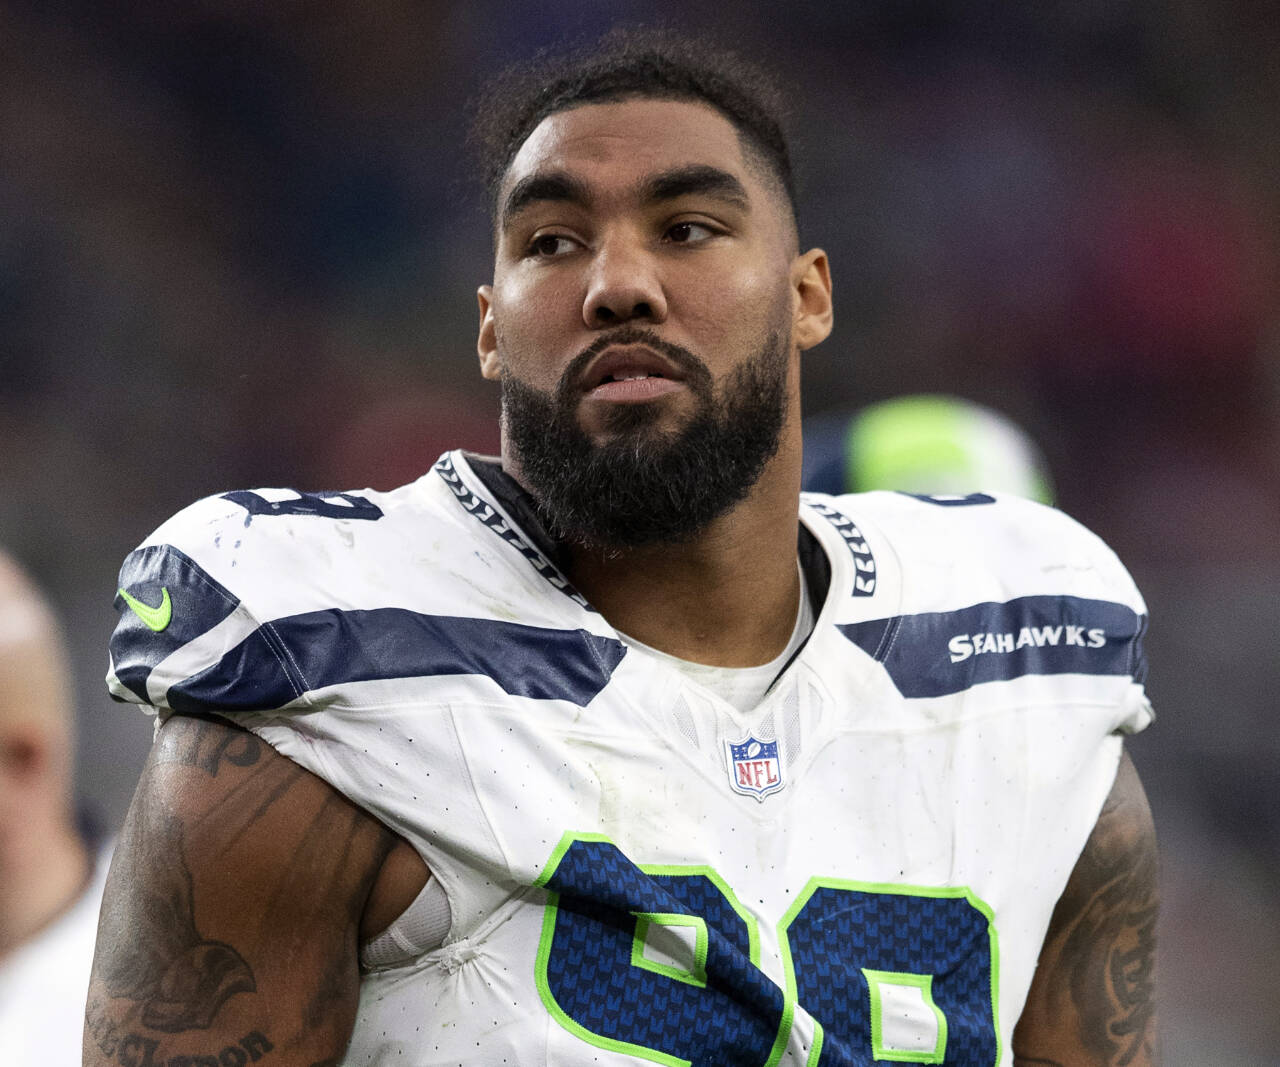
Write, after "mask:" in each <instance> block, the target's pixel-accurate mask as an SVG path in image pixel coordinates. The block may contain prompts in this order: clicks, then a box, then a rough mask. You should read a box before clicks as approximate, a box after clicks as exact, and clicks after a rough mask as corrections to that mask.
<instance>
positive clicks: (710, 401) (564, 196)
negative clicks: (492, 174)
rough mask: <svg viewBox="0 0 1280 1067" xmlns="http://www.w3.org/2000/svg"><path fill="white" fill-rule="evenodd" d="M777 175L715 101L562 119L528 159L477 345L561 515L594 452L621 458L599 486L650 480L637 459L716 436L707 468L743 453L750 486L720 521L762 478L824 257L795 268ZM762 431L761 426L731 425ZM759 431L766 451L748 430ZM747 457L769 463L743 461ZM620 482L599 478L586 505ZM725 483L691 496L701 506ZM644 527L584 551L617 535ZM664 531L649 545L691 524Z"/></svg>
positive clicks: (791, 398) (518, 166)
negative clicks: (813, 278) (811, 284)
mask: <svg viewBox="0 0 1280 1067" xmlns="http://www.w3.org/2000/svg"><path fill="white" fill-rule="evenodd" d="M762 168H763V165H762V164H759V163H757V162H755V161H753V160H752V159H750V158H749V157H748V156H747V155H745V154H744V152H743V149H742V145H741V143H740V140H739V136H738V133H737V131H736V129H735V128H734V127H733V125H732V124H731V123H730V122H729V121H728V120H727V119H725V118H724V117H723V116H721V115H720V114H719V113H718V112H716V111H715V110H713V109H712V108H710V107H707V106H704V105H702V104H696V103H689V102H683V101H665V100H648V99H640V100H632V101H626V102H622V103H611V104H593V105H587V106H583V107H580V108H576V109H573V110H569V111H563V112H559V113H557V114H555V115H552V116H549V117H548V118H547V119H545V120H544V121H543V122H542V123H541V124H540V125H539V126H538V127H537V128H536V129H535V130H534V131H533V133H532V134H531V135H530V136H529V138H528V139H527V140H526V141H525V143H524V145H523V146H522V147H521V149H520V150H519V152H518V153H517V154H516V156H515V158H514V159H513V161H512V163H511V166H510V167H509V169H508V172H507V175H506V178H505V180H504V183H503V186H502V189H501V192H500V198H499V204H498V212H499V219H498V231H497V253H496V257H495V264H494V281H493V285H492V286H491V287H490V286H485V287H482V288H481V290H480V294H479V295H480V307H481V313H482V318H481V328H480V339H479V346H478V347H479V350H480V355H481V367H482V372H483V373H484V374H485V376H486V377H489V378H495V379H500V380H501V381H502V382H503V415H504V420H503V421H504V426H503V431H504V453H505V454H506V456H507V458H508V461H509V462H511V461H514V468H515V470H516V472H517V473H518V474H519V475H520V476H522V480H524V481H525V483H526V485H527V486H528V488H530V490H531V491H532V492H533V493H534V495H535V497H537V498H538V499H539V500H540V501H541V502H542V503H543V504H544V505H547V506H548V507H550V508H551V509H552V510H554V507H553V506H554V505H555V504H556V503H557V501H556V500H554V499H549V498H551V497H553V496H558V495H561V494H563V493H565V492H570V493H572V492H573V491H574V490H575V488H576V489H583V488H584V486H583V485H582V484H581V483H582V477H580V475H581V474H582V473H584V472H582V471H581V469H580V468H581V467H582V464H583V462H584V461H585V460H586V459H588V458H590V457H592V456H594V457H596V458H597V459H600V458H602V457H607V462H606V463H604V464H603V465H600V464H596V466H598V467H599V468H600V469H598V470H596V471H594V472H592V473H591V477H592V478H595V479H605V480H609V479H610V478H612V479H614V480H616V479H617V478H622V477H627V476H628V475H629V476H630V477H631V480H632V481H633V482H635V479H636V478H637V477H639V476H640V473H641V472H639V471H630V472H628V471H627V470H626V469H625V468H624V467H622V466H620V465H621V464H625V463H626V462H627V461H626V459H625V457H626V456H627V455H630V456H632V457H635V458H636V459H637V460H643V461H644V464H645V465H647V466H649V467H652V461H653V460H654V459H655V457H656V456H657V455H658V454H660V453H663V452H664V451H665V452H670V451H672V450H676V449H682V448H685V447H686V446H689V445H691V444H694V443H697V444H698V447H699V448H703V447H704V446H706V445H707V444H710V445H711V451H710V452H706V453H704V454H703V455H701V456H700V458H699V459H698V460H697V464H698V465H701V466H706V465H707V464H710V463H719V462H721V460H723V459H725V458H726V453H729V454H728V455H727V458H728V460H729V461H730V465H731V466H736V467H737V468H739V473H737V474H735V475H734V478H735V479H736V480H737V481H738V482H742V481H744V480H745V482H746V484H742V485H737V486H736V487H733V488H732V491H731V492H730V491H729V490H728V489H726V488H722V489H721V490H719V495H720V496H721V497H723V498H725V499H722V500H719V501H712V503H713V504H714V505H715V508H716V509H718V510H716V511H715V513H716V514H719V513H721V512H723V511H724V510H726V509H727V507H728V506H731V505H732V504H733V503H736V502H737V501H738V500H740V499H741V498H742V497H743V496H745V495H746V493H747V491H749V489H750V487H751V484H753V483H754V481H755V480H756V478H758V477H759V474H760V471H761V470H762V469H763V467H764V465H765V463H766V462H767V460H768V459H769V457H770V456H771V455H772V454H773V452H774V451H775V450H776V448H777V444H778V437H779V432H780V429H781V426H782V424H783V423H785V421H786V420H787V419H788V418H790V417H791V416H793V415H794V414H795V412H796V409H797V407H798V404H797V400H796V395H797V386H796V377H797V375H796V373H795V370H796V367H795V364H796V362H797V360H796V355H797V352H798V349H799V347H802V346H803V347H807V345H806V344H804V343H803V342H804V340H805V338H801V341H800V342H799V343H798V342H797V340H796V338H795V336H794V333H795V329H794V328H795V325H796V321H797V319H798V318H799V317H801V315H800V312H801V310H802V308H801V305H802V304H804V299H803V298H801V297H799V296H798V295H797V284H796V279H797V277H798V276H799V273H800V272H802V271H803V270H804V268H805V267H806V266H808V267H809V268H810V271H811V269H812V262H813V257H814V253H810V254H809V255H808V256H806V257H798V256H796V254H795V236H794V229H793V226H792V223H791V219H790V214H789V210H788V208H787V207H786V203H785V199H784V198H783V194H782V193H781V192H780V191H779V190H778V188H777V187H776V185H775V184H774V183H773V182H772V181H771V180H770V178H769V176H768V175H767V173H766V172H765V171H764V170H763V169H762ZM817 255H818V256H820V255H821V254H820V253H818V254H817ZM820 266H821V271H820V273H821V275H822V279H823V280H824V281H825V259H823V260H822V262H821V264H820ZM827 308H828V314H829V302H828V304H827ZM823 335H824V336H825V331H823ZM820 339H821V338H820V337H815V338H813V339H812V340H809V342H808V343H816V340H820ZM765 394H767V395H765ZM744 419H745V420H749V421H751V422H753V423H757V424H759V425H758V426H755V427H750V426H748V427H743V426H741V425H730V424H731V423H735V422H736V423H739V424H740V423H741V422H743V421H744ZM717 427H719V429H717ZM753 429H755V430H758V431H760V432H758V433H756V434H755V437H756V438H760V437H761V435H763V438H764V439H762V440H744V439H743V438H742V433H743V431H744V430H746V431H751V430H753ZM725 434H728V435H729V437H730V438H732V439H731V440H729V439H725ZM690 435H692V437H691V436H690ZM748 437H751V433H750V432H748ZM744 447H750V448H752V449H754V451H755V453H756V455H754V456H750V457H740V458H745V459H747V460H749V462H746V463H745V464H744V463H742V462H737V463H734V462H733V460H734V458H735V455H734V454H740V453H741V451H742V449H743V448H744ZM547 449H552V450H559V451H558V452H554V454H550V455H547V454H545V453H546V452H547ZM564 449H568V450H569V451H568V452H567V453H566V452H564ZM668 458H670V457H668ZM539 460H541V461H543V462H539ZM570 465H571V466H573V467H575V468H578V470H577V471H576V472H573V471H571V472H570V475H569V476H568V478H567V479H561V480H560V481H559V482H556V483H555V484H546V483H544V482H543V479H542V475H541V474H540V471H542V470H543V469H544V468H545V469H546V470H548V471H554V470H555V469H557V468H558V467H559V468H564V467H566V466H570ZM683 466H685V467H688V466H689V464H688V463H687V462H686V463H684V464H683ZM611 471H612V475H611V474H610V472H611ZM695 475H696V471H694V472H691V475H690V476H695ZM649 476H650V477H652V478H654V479H655V480H656V481H669V480H670V479H671V478H672V477H676V476H680V477H685V475H683V474H678V472H675V471H673V470H672V469H667V468H662V469H653V470H650V471H649ZM540 483H543V484H540ZM603 488H605V487H603V486H598V485H586V486H585V494H586V495H585V496H584V500H585V501H589V499H590V498H591V497H594V496H597V495H599V494H600V492H601V491H602V489H603ZM653 488H654V489H657V488H658V486H657V485H656V484H655V486H653ZM709 488H710V487H708V486H705V485H704V486H688V487H686V491H684V492H683V493H681V494H680V495H681V496H682V498H683V499H684V500H685V504H686V505H687V503H688V502H689V501H690V500H693V499H695V498H699V497H705V496H706V494H707V491H708V490H709ZM647 491H648V490H646V492H647ZM604 506H606V507H607V506H608V504H607V502H606V504H605V505H604ZM680 510H683V511H687V507H686V506H682V508H681V509H680ZM635 517H638V516H633V517H631V518H635ZM711 517H714V515H712V516H711ZM631 518H628V517H627V516H625V515H624V516H620V521H618V522H613V523H612V524H607V525H606V527H605V528H604V529H600V530H595V531H594V532H592V531H578V532H579V533H580V535H581V536H580V537H579V539H580V540H585V541H595V540H598V539H600V538H607V537H613V536H615V535H617V534H618V533H619V532H625V531H626V530H628V529H631V528H633V526H634V523H633V522H632V521H631ZM705 518H706V516H702V519H703V520H705ZM561 525H565V524H564V523H562V524H561ZM685 525H686V526H687V523H686V524H685ZM661 526H662V524H661V523H659V527H660V528H661ZM660 528H659V529H657V530H654V531H652V532H651V533H650V534H647V535H643V536H641V538H640V540H639V541H638V542H636V543H644V542H645V541H648V540H663V539H671V538H672V537H675V536H676V535H677V534H682V535H687V534H688V533H689V532H691V531H689V530H688V529H685V530H681V531H670V530H669V531H667V533H666V534H663V533H662V532H661V529H660ZM609 531H612V532H611V533H610V532H609ZM557 532H559V533H560V534H561V535H562V536H573V535H574V532H575V531H573V530H572V529H561V530H559V531H557ZM613 543H618V542H617V541H616V540H615V541H614V542H613ZM624 543H625V542H624Z"/></svg>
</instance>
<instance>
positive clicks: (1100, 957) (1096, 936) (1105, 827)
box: [1013, 753, 1158, 1067]
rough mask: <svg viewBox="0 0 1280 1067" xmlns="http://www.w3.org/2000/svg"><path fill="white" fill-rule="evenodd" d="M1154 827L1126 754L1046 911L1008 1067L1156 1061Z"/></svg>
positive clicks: (1128, 1065) (1124, 1066)
mask: <svg viewBox="0 0 1280 1067" xmlns="http://www.w3.org/2000/svg"><path fill="white" fill-rule="evenodd" d="M1156 875H1157V857H1156V838H1155V826H1154V823H1153V822H1152V819H1151V808H1150V806H1149V804H1148V803H1147V798H1146V794H1145V793H1144V791H1143V789H1142V783H1141V781H1140V780H1139V779H1138V773H1137V771H1136V770H1135V769H1134V767H1133V763H1132V762H1131V761H1130V759H1129V756H1128V754H1127V753H1126V754H1125V755H1124V756H1123V757H1122V759H1121V762H1120V767H1119V770H1118V771H1117V773H1116V781H1115V784H1114V785H1113V786H1112V789H1111V793H1110V795H1109V796H1108V798H1107V802H1106V804H1105V805H1103V809H1102V812H1101V814H1100V815H1099V816H1098V821H1097V824H1096V825H1095V826H1094V829H1093V832H1092V834H1091V835H1090V837H1089V840H1088V843H1087V844H1086V845H1085V848H1084V851H1083V852H1082V853H1081V855H1080V859H1079V860H1078V861H1077V862H1076V866H1075V869H1074V870H1073V871H1072V874H1071V878H1070V880H1069V881H1068V882H1067V887H1066V889H1065V890H1064V891H1063V894H1062V896H1061V898H1060V899H1059V901H1058V904H1057V907H1056V908H1055V909H1054V913H1053V918H1052V920H1051V921H1050V924H1049V932H1048V934H1047V935H1046V937H1045V942H1044V947H1043V949H1042V950H1041V953H1040V962H1039V964H1038V966H1037V968H1036V974H1035V978H1034V980H1033V982H1032V984H1031V990H1030V992H1029V994H1028V996H1027V1004H1026V1007H1025V1009H1024V1010H1023V1013H1022V1017H1021V1019H1020V1020H1019V1022H1018V1027H1017V1029H1016V1030H1015V1032H1014V1036H1013V1046H1014V1063H1015V1064H1016V1065H1022V1064H1027V1065H1031V1064H1037V1065H1040V1064H1045V1065H1050V1067H1052V1065H1054V1064H1073V1065H1074V1064H1088V1065H1098V1067H1103V1065H1105V1067H1149V1065H1150V1064H1153V1063H1155V1062H1156V1059H1155V1056H1156V1054H1155V1047H1156V996H1155V925H1156V913H1157V909H1158V891H1157V881H1156Z"/></svg>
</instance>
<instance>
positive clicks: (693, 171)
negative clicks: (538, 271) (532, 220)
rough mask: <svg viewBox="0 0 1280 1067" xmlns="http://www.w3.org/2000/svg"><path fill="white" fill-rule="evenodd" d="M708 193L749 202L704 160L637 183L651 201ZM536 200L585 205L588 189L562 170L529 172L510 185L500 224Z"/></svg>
mask: <svg viewBox="0 0 1280 1067" xmlns="http://www.w3.org/2000/svg"><path fill="white" fill-rule="evenodd" d="M691 195H701V196H710V197H713V198H714V199H717V200H722V201H724V202H725V203H728V204H732V205H733V206H734V207H738V208H743V209H745V208H746V207H747V206H748V204H749V197H748V196H747V190H746V187H745V186H744V185H743V184H742V182H740V181H739V180H738V179H737V178H735V177H734V176H733V175H732V174H730V173H729V172H728V171H727V170H721V169H720V168H719V167H712V166H709V165H707V164H705V163H690V164H689V165H688V166H684V167H675V168H673V169H671V170H667V171H663V172H662V173H660V174H655V175H654V176H653V177H651V178H647V179H645V180H644V181H642V182H641V184H640V196H641V199H642V200H643V201H644V202H646V203H650V204H655V203H661V202H663V201H665V200H676V199H679V198H680V197H682V196H691ZM537 203H569V204H577V205H579V206H582V207H587V206H589V205H590V203H591V191H590V189H589V188H588V187H587V183H586V182H584V181H582V179H580V178H577V177H574V176H573V175H572V174H568V173H566V172H564V171H550V172H546V173H541V174H530V175H527V176H526V177H524V178H521V179H520V180H519V181H518V182H516V183H515V185H513V186H512V187H511V192H509V193H508V194H507V198H506V200H505V201H504V203H503V205H502V227H503V229H506V228H507V227H508V226H510V225H511V222H512V220H513V219H515V217H516V216H517V215H519V214H520V213H521V212H523V211H525V210H526V209H528V208H529V207H531V206H532V205H534V204H537Z"/></svg>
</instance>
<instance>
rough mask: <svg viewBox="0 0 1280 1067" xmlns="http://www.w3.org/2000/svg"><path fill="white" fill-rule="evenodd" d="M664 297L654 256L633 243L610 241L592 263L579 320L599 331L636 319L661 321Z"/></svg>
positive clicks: (631, 241)
mask: <svg viewBox="0 0 1280 1067" xmlns="http://www.w3.org/2000/svg"><path fill="white" fill-rule="evenodd" d="M666 317H667V298H666V294H665V293H664V291H663V287H662V280H661V277H660V275H659V271H658V264H657V263H656V262H655V257H654V256H653V254H652V253H651V252H650V251H648V250H647V249H645V248H643V247H641V246H640V245H639V243H638V242H636V241H635V240H628V239H626V238H621V237H620V238H616V239H610V240H608V241H606V242H605V243H603V244H602V245H601V246H600V247H599V249H598V250H597V252H596V254H595V257H594V259H593V261H592V264H591V275H590V278H589V280H588V283H587V293H586V297H585V299H584V300H583V304H582V319H583V321H584V322H585V323H586V324H587V326H588V328H590V329H593V330H598V329H601V328H604V327H608V326H617V325H619V324H621V323H624V322H631V321H633V320H635V319H643V320H645V321H648V322H655V323H657V322H663V321H665V320H666Z"/></svg>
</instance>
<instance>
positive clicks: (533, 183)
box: [502, 170, 591, 229]
mask: <svg viewBox="0 0 1280 1067" xmlns="http://www.w3.org/2000/svg"><path fill="white" fill-rule="evenodd" d="M544 202H560V203H570V204H579V205H582V206H584V207H585V206H586V205H588V204H589V203H590V202H591V193H590V191H589V190H588V189H587V183H586V182H584V181H582V180H581V179H580V178H575V177H574V176H573V175H572V174H566V173H565V172H564V171H558V170H557V171H551V172H550V173H543V174H530V175H528V176H526V177H524V178H521V179H520V180H519V181H518V182H516V183H515V185H513V186H512V187H511V192H509V193H508V194H507V199H506V201H505V202H504V203H503V205H502V227H503V229H506V228H507V227H508V226H510V225H511V220H512V219H514V218H515V217H516V216H517V215H519V214H520V213H521V212H522V211H524V210H525V209H527V208H529V207H531V206H532V205H533V204H537V203H544Z"/></svg>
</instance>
